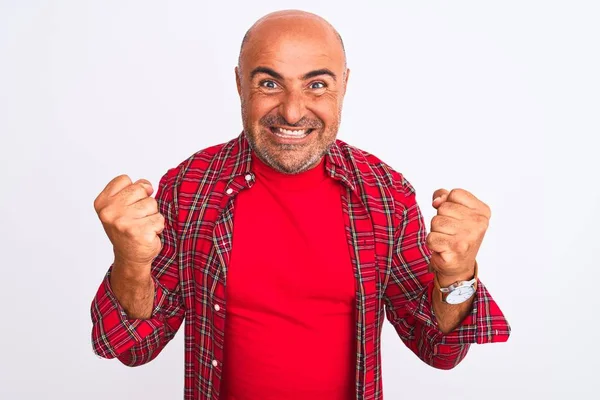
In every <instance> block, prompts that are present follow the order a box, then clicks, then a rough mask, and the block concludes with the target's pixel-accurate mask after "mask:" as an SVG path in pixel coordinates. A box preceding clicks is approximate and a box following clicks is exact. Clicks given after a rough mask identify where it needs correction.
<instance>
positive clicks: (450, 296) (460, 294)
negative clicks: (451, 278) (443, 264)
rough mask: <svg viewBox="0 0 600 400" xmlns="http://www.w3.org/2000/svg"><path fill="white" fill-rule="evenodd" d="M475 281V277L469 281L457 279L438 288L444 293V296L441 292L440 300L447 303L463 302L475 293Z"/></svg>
mask: <svg viewBox="0 0 600 400" xmlns="http://www.w3.org/2000/svg"><path fill="white" fill-rule="evenodd" d="M476 282H477V278H473V279H471V280H470V281H458V282H454V283H453V284H452V285H450V286H448V287H445V288H440V292H442V293H443V294H446V296H444V295H443V294H442V301H444V302H445V303H448V304H460V303H464V302H465V301H467V300H469V299H470V298H471V296H473V295H474V294H475V291H476V290H477V288H476V287H475V283H476ZM444 297H445V298H444Z"/></svg>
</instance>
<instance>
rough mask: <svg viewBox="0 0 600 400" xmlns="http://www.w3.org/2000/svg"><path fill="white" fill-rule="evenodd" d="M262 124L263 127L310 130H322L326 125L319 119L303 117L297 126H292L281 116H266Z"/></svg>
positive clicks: (262, 119) (261, 121)
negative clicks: (287, 127) (276, 126)
mask: <svg viewBox="0 0 600 400" xmlns="http://www.w3.org/2000/svg"><path fill="white" fill-rule="evenodd" d="M260 124H261V125H263V126H267V127H269V126H273V125H279V126H289V127H292V128H309V129H321V128H323V126H325V124H324V123H323V121H321V120H320V119H318V118H307V117H302V118H301V119H300V120H299V121H298V122H296V123H295V124H290V123H289V122H287V121H286V120H285V118H283V117H282V116H281V115H265V116H264V117H262V118H261V119H260Z"/></svg>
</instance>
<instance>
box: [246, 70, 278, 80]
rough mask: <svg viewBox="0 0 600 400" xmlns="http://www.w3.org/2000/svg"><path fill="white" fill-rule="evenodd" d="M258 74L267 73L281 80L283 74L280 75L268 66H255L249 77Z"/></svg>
mask: <svg viewBox="0 0 600 400" xmlns="http://www.w3.org/2000/svg"><path fill="white" fill-rule="evenodd" d="M258 74H267V75H271V76H272V77H273V78H275V79H281V80H283V76H281V74H280V73H279V72H276V71H275V70H273V69H271V68H269V67H256V68H254V69H253V70H252V72H251V73H250V79H253V78H254V76H256V75H258Z"/></svg>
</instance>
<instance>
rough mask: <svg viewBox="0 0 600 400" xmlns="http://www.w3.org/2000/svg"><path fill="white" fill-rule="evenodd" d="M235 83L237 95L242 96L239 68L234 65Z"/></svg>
mask: <svg viewBox="0 0 600 400" xmlns="http://www.w3.org/2000/svg"><path fill="white" fill-rule="evenodd" d="M235 85H236V86H237V91H238V95H239V96H240V97H241V96H242V78H241V77H240V69H239V68H238V67H235Z"/></svg>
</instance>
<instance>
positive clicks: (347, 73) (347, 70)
mask: <svg viewBox="0 0 600 400" xmlns="http://www.w3.org/2000/svg"><path fill="white" fill-rule="evenodd" d="M345 75H346V76H345V78H344V96H345V95H346V88H347V87H348V78H349V77H350V68H346V74H345Z"/></svg>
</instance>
